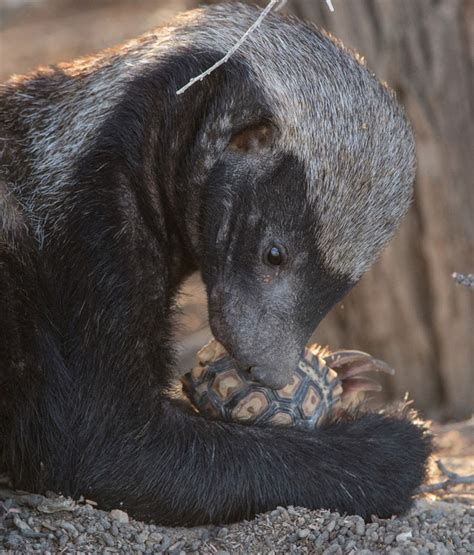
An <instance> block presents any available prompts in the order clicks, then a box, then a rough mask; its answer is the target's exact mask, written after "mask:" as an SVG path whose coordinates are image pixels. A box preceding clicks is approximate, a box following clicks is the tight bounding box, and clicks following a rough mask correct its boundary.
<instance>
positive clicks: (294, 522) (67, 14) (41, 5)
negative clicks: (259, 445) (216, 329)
mask: <svg viewBox="0 0 474 555" xmlns="http://www.w3.org/2000/svg"><path fill="white" fill-rule="evenodd" d="M186 7H188V2H187V1H186V0H179V1H177V0H165V1H163V0H135V1H125V0H96V1H94V0H83V1H72V0H44V1H41V0H36V1H35V0H31V1H28V0H0V32H1V37H0V80H4V79H6V78H7V77H8V76H9V75H11V74H13V73H23V72H26V71H28V70H29V69H32V68H34V67H35V66H36V65H38V64H40V63H41V64H45V63H55V62H58V61H63V60H67V59H71V58H73V57H75V56H78V55H82V54H87V53H92V52H94V51H96V50H98V49H100V48H103V47H105V46H110V45H112V44H114V43H117V42H120V41H122V40H125V39H126V38H130V37H133V36H136V35H137V34H139V33H141V32H143V31H145V30H148V29H150V28H152V27H154V26H157V25H159V24H160V23H162V22H164V21H166V20H167V19H169V17H170V16H171V15H172V14H174V13H176V12H178V11H181V10H182V9H185V8H186ZM204 299H205V296H204V292H203V288H202V284H201V283H200V281H199V280H198V279H197V278H192V279H191V280H190V282H189V284H188V285H187V287H186V288H185V289H184V291H183V294H182V295H181V297H180V304H181V306H182V307H183V312H184V313H185V315H184V316H183V317H182V318H181V319H180V329H179V330H178V332H177V340H178V341H179V348H178V355H179V358H178V364H177V366H178V367H179V368H183V369H185V370H186V369H188V368H190V367H191V366H192V365H193V360H194V356H195V352H196V351H197V350H198V348H200V347H201V346H202V345H203V344H204V343H205V342H206V341H207V339H208V338H209V337H210V332H209V329H208V328H207V321H206V309H205V304H204ZM434 430H435V432H436V434H437V438H438V439H437V443H438V450H437V454H436V456H437V457H439V458H441V459H442V460H443V462H444V464H445V465H446V467H447V468H448V469H449V470H452V471H454V472H459V473H462V474H473V473H474V421H473V420H471V421H469V422H465V423H460V424H451V425H445V426H434ZM436 472H437V471H436V466H435V465H434V464H433V475H432V476H431V478H430V480H431V481H436V480H438V479H439V476H438V475H437V474H436ZM1 488H3V489H1ZM473 501H474V485H472V484H471V485H462V486H455V487H451V488H449V490H448V491H441V492H438V493H437V494H436V495H435V494H429V495H424V496H422V497H420V498H419V500H418V501H417V503H416V505H415V508H414V509H413V510H412V511H411V512H410V513H409V514H408V515H407V516H405V517H401V518H395V519H393V520H386V521H381V520H378V519H373V522H372V523H368V524H364V523H363V522H362V521H361V519H358V518H357V517H346V516H344V515H338V514H337V513H329V512H327V511H307V510H305V509H294V508H291V507H290V508H280V509H278V510H275V511H273V512H271V513H268V514H265V515H261V516H259V517H257V518H256V519H255V520H253V521H251V522H244V523H239V524H235V525H232V526H227V527H201V528H198V529H189V530H186V529H171V528H161V527H159V526H155V525H144V524H143V523H139V522H136V521H133V520H131V519H129V518H128V516H127V515H126V514H123V513H121V512H112V513H105V512H103V511H99V510H97V509H95V508H94V507H93V505H91V504H89V503H79V504H76V503H73V502H72V501H70V500H69V501H68V500H62V499H58V498H57V497H55V496H54V495H53V494H52V495H51V496H50V497H49V498H43V497H41V496H36V495H22V494H19V493H14V492H12V491H11V490H9V489H8V481H7V480H5V481H4V483H3V485H1V484H0V553H9V552H12V553H13V552H15V553H26V552H37V553H48V552H49V553H79V552H87V553H96V552H109V553H170V554H176V555H178V554H180V555H181V554H183V553H188V552H197V553H213V554H220V555H225V554H226V553H266V554H269V555H270V554H276V553H318V554H319V553H324V554H325V555H330V554H343V553H350V554H356V553H359V554H361V555H369V554H370V553H390V554H391V555H397V554H412V553H413V554H414V553H453V554H454V553H455V554H458V553H459V554H462V553H474V508H473ZM117 509H119V507H118V508H117Z"/></svg>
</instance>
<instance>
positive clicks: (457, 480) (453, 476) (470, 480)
mask: <svg viewBox="0 0 474 555" xmlns="http://www.w3.org/2000/svg"><path fill="white" fill-rule="evenodd" d="M436 464H437V466H438V468H439V471H440V472H441V474H442V475H443V476H447V478H448V479H447V480H444V481H443V482H436V483H434V484H426V485H423V486H420V487H419V488H418V490H417V492H416V493H417V494H418V493H431V492H433V491H439V490H445V491H446V490H447V489H448V488H450V487H452V486H458V485H459V484H474V474H471V475H469V476H461V475H459V474H457V473H456V472H452V471H451V470H448V469H447V468H446V467H445V466H444V464H443V463H442V462H441V461H436Z"/></svg>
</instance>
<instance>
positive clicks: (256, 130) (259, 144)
mask: <svg viewBox="0 0 474 555" xmlns="http://www.w3.org/2000/svg"><path fill="white" fill-rule="evenodd" d="M275 134H276V129H275V126H274V125H272V124H271V123H269V122H266V121H265V122H260V123H258V124H257V125H254V126H252V127H247V128H245V129H244V130H242V131H239V132H238V133H236V134H235V135H234V136H233V137H232V138H231V140H230V142H229V149H230V150H232V151H234V152H242V153H245V154H253V153H258V152H261V151H262V150H268V149H269V148H270V147H271V146H272V145H273V142H274V140H275Z"/></svg>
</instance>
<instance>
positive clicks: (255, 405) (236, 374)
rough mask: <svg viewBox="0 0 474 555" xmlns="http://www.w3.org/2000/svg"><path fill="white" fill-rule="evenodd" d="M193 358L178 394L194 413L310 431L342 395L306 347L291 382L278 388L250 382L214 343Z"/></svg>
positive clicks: (317, 355)
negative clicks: (194, 363)
mask: <svg viewBox="0 0 474 555" xmlns="http://www.w3.org/2000/svg"><path fill="white" fill-rule="evenodd" d="M198 358H199V361H200V365H199V366H197V367H196V368H194V369H193V370H192V371H191V372H190V373H188V374H187V375H186V376H185V377H184V379H183V384H184V390H185V392H186V394H187V395H188V397H189V398H190V400H191V402H192V403H193V405H194V407H195V408H196V409H197V410H198V411H199V412H200V413H202V414H203V415H207V416H210V417H214V418H219V419H221V420H227V421H229V420H231V421H240V422H242V423H244V422H246V423H252V424H260V425H273V426H275V425H279V426H295V427H299V428H304V429H312V428H314V427H315V426H317V425H318V424H319V423H321V422H322V421H323V419H324V417H326V416H327V415H328V414H329V413H330V412H331V410H332V408H333V406H334V405H335V404H336V403H338V402H339V400H340V396H341V393H342V388H341V382H340V381H339V379H338V378H337V374H336V373H335V372H334V371H333V370H331V369H330V368H328V367H327V366H326V365H325V363H324V359H323V358H322V356H320V353H319V352H318V350H317V349H314V348H311V347H310V348H306V349H305V352H304V356H303V357H302V358H301V359H300V361H299V364H298V367H297V368H295V370H294V372H293V375H292V380H291V382H290V383H289V384H288V385H286V386H285V387H284V388H282V389H279V390H273V389H270V388H267V387H265V386H264V385H262V384H260V383H259V382H256V381H253V379H252V377H251V375H250V373H249V371H248V370H244V369H242V368H240V367H239V365H238V364H237V363H236V361H235V360H234V359H233V358H232V357H230V356H229V355H228V354H227V353H226V352H225V351H224V350H223V349H222V347H221V346H220V345H219V344H218V343H217V342H216V341H211V342H210V343H209V344H208V345H206V347H204V348H203V349H202V350H201V351H200V353H199V354H198Z"/></svg>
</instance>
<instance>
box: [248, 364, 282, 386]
mask: <svg viewBox="0 0 474 555" xmlns="http://www.w3.org/2000/svg"><path fill="white" fill-rule="evenodd" d="M250 373H251V374H252V377H253V378H254V379H255V380H257V381H258V382H260V383H261V384H263V385H265V386H266V387H270V388H271V389H281V388H282V387H285V385H287V384H289V383H290V381H291V375H292V370H291V368H288V369H287V371H275V370H270V369H268V368H265V367H263V366H254V367H252V368H251V369H250Z"/></svg>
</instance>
